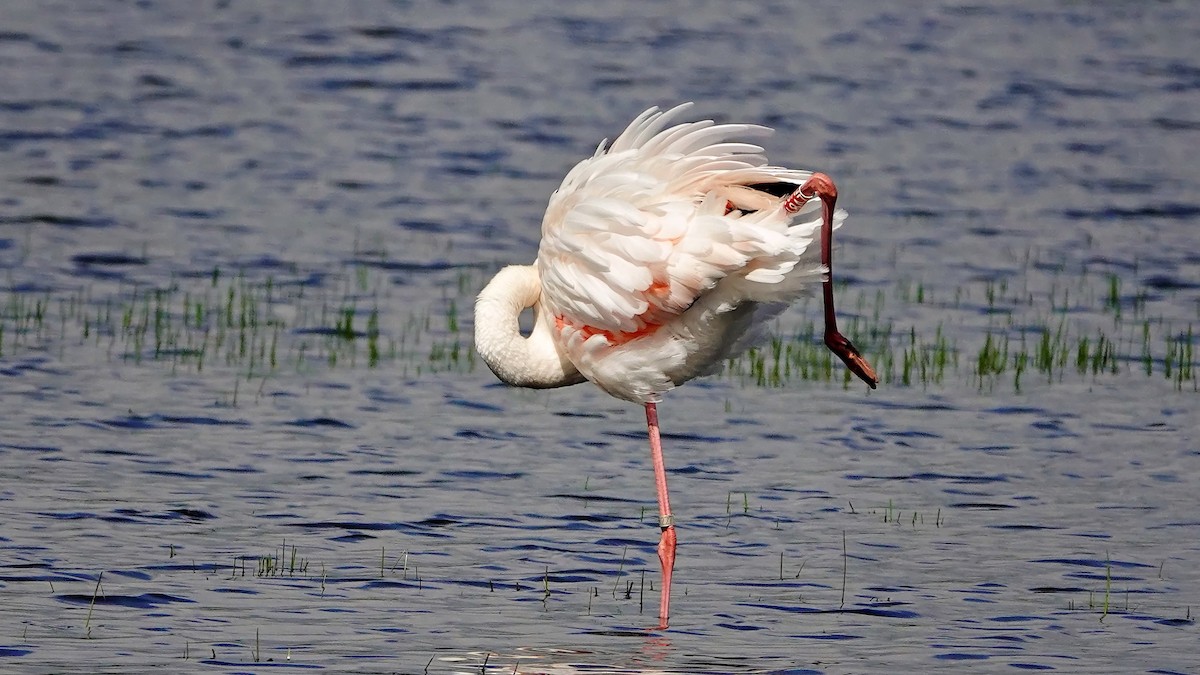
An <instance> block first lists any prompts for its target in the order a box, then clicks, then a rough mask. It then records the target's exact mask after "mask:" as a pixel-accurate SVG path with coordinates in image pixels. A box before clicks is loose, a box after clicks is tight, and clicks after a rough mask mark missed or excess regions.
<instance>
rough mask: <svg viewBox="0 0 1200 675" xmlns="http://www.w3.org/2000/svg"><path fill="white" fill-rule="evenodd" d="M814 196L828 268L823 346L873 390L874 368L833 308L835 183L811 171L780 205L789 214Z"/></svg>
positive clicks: (824, 284)
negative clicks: (845, 331)
mask: <svg viewBox="0 0 1200 675" xmlns="http://www.w3.org/2000/svg"><path fill="white" fill-rule="evenodd" d="M813 197H820V198H821V216H822V218H823V222H822V223H821V264H822V265H824V266H825V268H826V269H827V270H829V271H828V272H827V273H826V275H825V281H823V282H822V283H821V291H822V293H823V298H824V301H825V346H826V347H829V351H831V352H833V353H834V354H837V357H838V358H839V359H841V360H842V363H845V364H846V367H847V368H849V369H850V372H852V373H854V374H855V375H857V376H858V377H859V378H860V379H861V380H862V381H863V382H866V383H867V384H868V385H870V387H871V388H872V389H874V388H875V385H876V384H878V383H879V377H878V376H877V375H875V369H874V368H872V367H871V364H869V363H867V360H866V359H865V358H863V355H862V354H860V353H858V349H856V348H855V346H854V343H852V342H850V340H849V339H848V338H847V337H846V336H844V335H842V334H841V333H839V332H838V329H837V313H836V312H834V311H833V207H834V205H835V204H837V186H836V185H834V184H833V179H832V178H830V177H829V176H827V175H825V174H823V173H814V174H813V175H811V176H809V178H808V180H806V181H804V185H801V186H800V187H798V188H796V191H795V192H793V193H792V194H791V195H789V196H788V198H787V199H785V200H784V202H783V208H784V210H785V211H787V212H788V213H795V212H797V211H799V210H800V207H801V206H804V205H805V204H806V203H808V201H809V200H811V199H812V198H813Z"/></svg>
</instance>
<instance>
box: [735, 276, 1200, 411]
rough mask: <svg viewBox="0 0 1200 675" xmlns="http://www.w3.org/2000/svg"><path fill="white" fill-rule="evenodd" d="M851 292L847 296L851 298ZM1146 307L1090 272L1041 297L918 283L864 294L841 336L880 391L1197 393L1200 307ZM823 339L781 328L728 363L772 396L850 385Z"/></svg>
mask: <svg viewBox="0 0 1200 675" xmlns="http://www.w3.org/2000/svg"><path fill="white" fill-rule="evenodd" d="M847 290H848V289H846V288H842V289H841V290H840V294H841V295H842V296H847V295H850V294H848V293H847ZM1156 293H1158V294H1162V293H1164V292H1162V291H1156ZM1165 294H1167V295H1169V294H1170V291H1167V292H1165ZM850 297H854V296H853V295H850ZM1150 297H1151V292H1150V290H1149V289H1147V288H1145V287H1140V288H1138V290H1137V291H1136V293H1134V294H1133V295H1126V294H1123V293H1122V280H1121V279H1120V278H1119V277H1118V276H1116V275H1113V274H1107V275H1104V276H1103V277H1099V278H1097V277H1096V276H1094V275H1091V274H1088V273H1086V272H1085V273H1082V274H1080V275H1079V276H1078V277H1077V278H1074V279H1072V280H1070V281H1069V282H1068V281H1065V280H1059V282H1058V283H1055V284H1052V285H1051V286H1050V287H1048V288H1046V289H1044V290H1040V291H1034V290H1031V289H1029V288H1026V287H1023V288H1019V289H1014V288H1011V287H1010V285H1009V283H1008V282H1007V281H1005V280H1000V281H981V282H979V283H977V284H973V285H970V286H964V287H958V288H956V289H955V290H954V293H953V297H945V298H941V297H937V296H936V295H935V294H934V293H933V292H932V291H930V290H929V289H927V288H925V287H924V285H922V284H920V283H913V282H902V283H899V284H897V285H896V287H895V288H894V289H892V291H891V292H890V293H889V292H885V291H883V290H877V291H874V292H868V291H859V292H858V295H857V299H856V302H855V303H854V304H853V306H854V307H855V309H854V310H853V313H852V314H851V313H849V312H847V313H845V314H846V315H845V316H844V317H843V318H842V320H841V321H839V327H841V326H842V323H843V321H844V322H845V324H846V325H845V328H844V329H843V332H845V333H846V335H847V336H848V337H850V339H851V340H852V341H853V342H854V343H855V344H856V345H858V347H859V349H860V350H861V351H862V352H863V353H864V354H865V355H866V356H867V358H868V360H870V361H871V362H872V363H873V364H874V366H875V368H876V371H877V372H878V374H879V376H880V382H881V383H883V384H890V385H901V386H921V387H931V386H939V385H942V384H944V383H946V381H947V379H948V378H950V377H955V378H966V379H968V380H969V381H970V382H971V383H973V384H974V385H975V386H976V387H977V388H978V389H980V390H984V391H992V390H995V389H996V388H997V387H999V386H1003V385H1011V388H1012V390H1015V391H1017V392H1020V391H1021V390H1022V389H1024V388H1025V387H1027V386H1029V385H1031V384H1032V383H1034V382H1041V383H1045V384H1054V383H1059V382H1064V381H1067V380H1071V379H1080V378H1082V379H1089V378H1090V379H1093V380H1094V379H1098V378H1101V377H1103V376H1107V375H1112V376H1115V375H1121V374H1126V373H1129V374H1142V375H1145V376H1148V377H1160V378H1164V379H1166V380H1168V381H1169V382H1171V383H1172V384H1173V385H1174V387H1175V388H1176V389H1178V390H1183V389H1189V390H1193V391H1195V390H1197V387H1198V384H1200V380H1198V373H1197V366H1198V365H1200V364H1198V363H1197V356H1196V353H1195V344H1196V341H1197V336H1196V332H1195V326H1196V323H1200V304H1197V307H1196V308H1195V309H1194V310H1193V315H1192V316H1190V317H1186V318H1179V317H1175V318H1168V317H1167V316H1165V315H1155V314H1151V313H1150V311H1149V310H1148V307H1149V306H1150V304H1151V303H1150ZM893 303H894V304H893ZM812 304H813V303H810V305H812ZM889 304H892V306H890V307H889V306H888V305H889ZM896 305H898V306H899V308H898V309H897V307H896ZM847 306H849V305H847ZM817 309H818V308H817V307H816V306H815V305H814V306H810V307H808V308H807V310H806V311H805V312H804V314H805V315H806V316H817V315H818V314H819V312H817V311H816V310H817ZM888 317H890V318H888ZM895 317H916V318H905V319H903V320H901V319H898V318H895ZM1194 321H1195V322H1196V323H1194ZM821 331H822V326H821V325H819V324H818V323H817V322H816V321H815V320H810V321H809V322H808V323H806V324H805V325H804V326H802V327H801V328H800V329H799V330H794V331H791V332H788V331H786V330H784V329H782V328H778V329H777V331H776V333H775V337H773V338H772V339H771V340H770V342H769V343H768V344H766V345H764V346H761V347H757V348H755V349H752V350H750V351H749V352H747V353H746V354H745V355H742V356H739V357H735V358H732V359H730V360H729V362H728V364H727V367H726V371H725V372H726V375H727V376H728V377H730V378H733V379H736V380H738V381H740V382H743V383H750V384H754V385H758V386H768V387H779V386H785V385H786V384H788V383H789V382H791V381H793V380H818V381H826V382H833V381H840V382H841V383H843V384H844V385H849V384H850V381H851V374H850V372H849V371H847V370H846V369H845V368H842V367H841V366H840V364H838V363H836V360H835V359H834V357H833V355H832V354H831V353H830V352H829V350H827V349H826V348H825V347H824V345H823V344H822V342H821V337H822V335H821Z"/></svg>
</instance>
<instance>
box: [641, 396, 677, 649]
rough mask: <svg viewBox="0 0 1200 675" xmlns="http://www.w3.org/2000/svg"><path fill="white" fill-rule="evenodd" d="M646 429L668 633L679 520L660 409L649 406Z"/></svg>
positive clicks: (661, 614)
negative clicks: (670, 484) (670, 489)
mask: <svg viewBox="0 0 1200 675" xmlns="http://www.w3.org/2000/svg"><path fill="white" fill-rule="evenodd" d="M646 430H647V432H648V433H649V435H650V457H651V458H652V459H653V460H654V486H655V488H657V490H658V525H659V527H660V528H662V536H661V538H659V540H658V562H659V564H660V565H662V599H661V601H660V604H659V607H658V629H659V630H665V629H666V628H667V621H668V619H669V618H670V616H671V573H672V572H673V571H674V570H675V517H674V516H672V515H671V499H670V497H668V496H667V469H666V464H665V463H664V462H663V453H662V439H661V438H660V437H659V434H658V408H657V407H656V406H655V405H654V404H653V403H647V404H646Z"/></svg>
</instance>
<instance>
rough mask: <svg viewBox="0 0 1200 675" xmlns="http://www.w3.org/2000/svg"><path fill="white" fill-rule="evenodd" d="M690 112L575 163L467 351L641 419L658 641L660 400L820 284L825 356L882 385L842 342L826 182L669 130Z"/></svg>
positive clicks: (714, 138)
mask: <svg viewBox="0 0 1200 675" xmlns="http://www.w3.org/2000/svg"><path fill="white" fill-rule="evenodd" d="M690 105H691V104H683V105H680V106H677V107H675V108H673V109H671V110H667V111H665V112H663V111H659V110H658V108H650V109H649V110H647V111H645V112H644V113H642V114H641V115H639V116H638V117H637V118H636V119H634V120H633V122H632V123H631V124H630V125H629V127H628V128H627V129H625V131H624V132H623V133H622V134H621V135H620V136H618V137H617V139H616V140H615V141H613V143H612V145H610V146H608V147H607V148H606V147H605V144H604V143H601V144H600V146H599V147H598V148H597V149H596V152H595V154H593V155H592V156H591V157H590V158H588V159H585V160H583V161H582V162H580V163H579V164H577V165H576V166H575V168H574V169H572V170H571V171H570V172H569V173H568V174H567V176H566V178H564V179H563V182H562V185H561V186H560V187H559V189H558V190H557V191H555V192H554V194H553V195H552V196H551V197H550V203H549V206H548V207H547V208H546V215H545V217H544V218H543V220H542V240H541V245H540V247H539V249H538V256H537V260H536V261H534V264H532V265H513V266H509V267H505V268H504V269H502V270H500V271H499V272H498V273H497V274H496V276H495V277H494V278H493V279H492V280H491V281H490V282H489V283H488V285H487V286H486V287H485V288H484V289H483V291H482V292H481V293H480V294H479V297H478V299H477V301H476V304H475V346H476V349H477V350H478V352H479V355H480V356H481V357H482V358H483V360H484V362H486V363H487V365H488V367H489V368H491V369H492V372H494V373H495V374H496V376H497V377H499V378H500V379H501V380H503V381H504V382H506V383H508V384H510V385H514V386H519V387H532V388H539V389H540V388H550V387H561V386H566V385H570V384H577V383H580V382H583V381H584V380H590V381H591V382H593V383H595V384H596V385H597V386H599V387H600V388H601V389H603V390H604V391H606V392H608V393H609V394H611V395H612V396H615V397H617V398H620V399H624V400H627V401H632V402H634V403H640V404H642V405H644V406H645V409H646V426H647V432H648V434H649V437H650V453H651V457H652V459H653V463H654V479H655V486H656V488H657V491H658V509H659V527H660V528H661V535H660V538H659V544H658V558H659V562H660V563H661V565H662V586H661V600H660V604H659V616H658V618H659V625H658V628H659V629H665V628H667V627H668V621H669V617H670V611H669V610H670V602H671V573H672V571H673V570H674V566H675V544H676V536H675V519H674V516H672V514H671V504H670V500H669V498H668V495H667V476H666V470H665V468H664V464H663V454H662V444H661V440H660V437H659V429H658V409H657V406H656V404H657V403H658V402H659V401H661V400H662V395H663V394H664V393H665V392H667V391H668V390H670V389H672V388H674V387H676V386H678V385H680V384H683V383H684V382H687V381H688V380H690V379H692V378H694V377H697V376H700V375H704V374H707V373H711V372H713V371H714V370H716V369H719V367H720V365H721V364H722V362H723V360H724V359H725V358H726V357H728V356H730V355H732V354H735V353H737V352H738V351H740V350H741V349H743V348H744V347H747V346H749V343H751V342H752V340H753V337H754V334H755V332H756V331H754V330H753V329H754V328H755V327H756V326H759V325H761V322H762V321H763V320H764V319H765V318H769V317H771V316H775V315H777V314H778V313H779V312H780V311H782V310H783V309H784V308H786V307H787V304H788V303H790V302H791V301H792V300H794V299H796V298H797V297H798V296H800V295H802V294H804V293H805V292H806V291H807V290H808V289H810V288H811V287H812V285H813V284H815V283H821V284H822V285H823V288H822V293H823V300H824V306H825V344H826V345H827V346H828V347H829V349H830V350H832V351H833V353H834V354H837V356H838V357H839V358H841V360H842V361H843V362H844V363H845V364H846V366H847V367H848V368H849V369H850V370H851V371H853V372H854V373H855V374H856V375H858V377H860V378H861V379H862V380H863V381H865V382H866V383H867V384H868V385H870V386H871V388H874V387H875V385H876V382H877V378H876V376H875V372H874V370H872V368H871V366H870V364H868V363H867V361H866V359H864V358H863V357H862V356H861V355H860V354H859V352H858V350H857V349H855V347H854V345H853V344H851V342H850V341H849V340H848V339H846V338H845V337H844V336H842V334H841V333H839V332H838V330H837V323H836V319H835V316H834V307H833V285H832V282H833V279H832V277H833V270H832V260H831V241H830V240H831V238H832V234H833V230H834V229H835V228H837V227H838V226H839V225H841V223H842V221H843V220H844V219H845V212H844V211H842V210H835V203H836V200H837V188H836V187H835V186H834V183H833V181H832V180H831V179H830V178H829V176H826V175H825V174H822V173H813V172H810V171H802V170H797V169H787V168H783V167H777V166H771V165H769V164H767V159H766V157H765V156H763V154H762V152H763V149H762V148H761V147H759V146H757V145H752V144H749V143H743V142H738V141H735V140H733V139H735V138H738V137H743V136H749V135H765V134H768V133H770V131H771V130H770V129H768V128H766V127H760V126H756V125H748V124H715V123H714V122H712V121H711V120H704V121H699V122H689V123H681V124H675V125H673V126H669V127H668V126H667V125H668V124H669V123H670V122H672V121H673V120H674V119H675V118H677V117H678V115H679V113H681V112H683V111H684V110H686V109H687V108H688V107H689V106H690ZM814 197H815V198H819V200H820V206H819V207H818V206H817V204H816V202H813V201H811V200H813V198H814ZM818 236H819V237H820V238H821V245H820V249H819V254H818V253H817V252H816V247H814V246H812V245H811V244H812V242H813V239H815V238H816V237H818ZM530 307H532V308H533V311H534V321H533V327H532V330H531V331H530V333H529V334H528V335H522V333H521V331H520V328H519V323H518V317H519V315H520V314H521V312H522V311H524V310H525V309H528V308H530Z"/></svg>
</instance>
